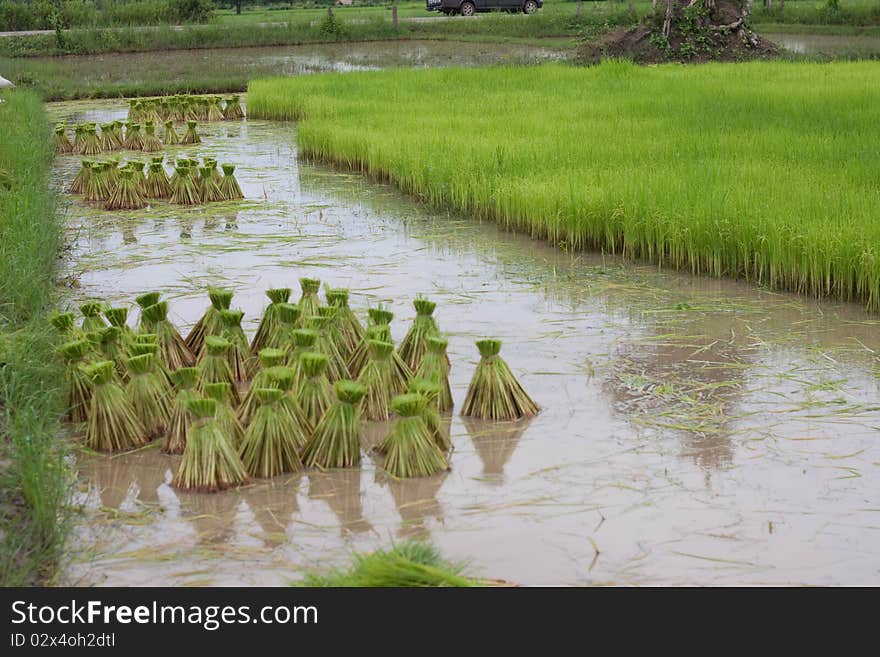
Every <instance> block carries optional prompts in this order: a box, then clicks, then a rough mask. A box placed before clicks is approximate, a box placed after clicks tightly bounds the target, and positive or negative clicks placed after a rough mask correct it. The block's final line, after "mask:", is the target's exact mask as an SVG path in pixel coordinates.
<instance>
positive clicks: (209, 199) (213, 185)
mask: <svg viewBox="0 0 880 657" xmlns="http://www.w3.org/2000/svg"><path fill="white" fill-rule="evenodd" d="M199 174H200V177H199V197H200V198H201V200H202V203H214V202H215V201H222V200H223V196H222V194H221V193H220V187H219V186H218V185H217V181H216V180H215V179H214V175H213V173H212V170H211V169H210V168H208V167H199Z"/></svg>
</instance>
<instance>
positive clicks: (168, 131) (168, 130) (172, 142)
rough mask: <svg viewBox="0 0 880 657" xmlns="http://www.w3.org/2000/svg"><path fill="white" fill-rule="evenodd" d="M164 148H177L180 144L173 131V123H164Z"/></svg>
mask: <svg viewBox="0 0 880 657" xmlns="http://www.w3.org/2000/svg"><path fill="white" fill-rule="evenodd" d="M163 141H164V142H165V145H166V146H177V144H179V143H180V135H179V134H177V131H176V130H175V129H174V121H172V120H170V119H169V120H167V121H165V138H164V139H163Z"/></svg>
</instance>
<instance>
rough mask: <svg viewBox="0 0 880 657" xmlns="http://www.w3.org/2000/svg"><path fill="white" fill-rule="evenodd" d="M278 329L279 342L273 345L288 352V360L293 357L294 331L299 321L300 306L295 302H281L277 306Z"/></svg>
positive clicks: (276, 334) (276, 333) (277, 337)
mask: <svg viewBox="0 0 880 657" xmlns="http://www.w3.org/2000/svg"><path fill="white" fill-rule="evenodd" d="M276 318H277V320H276V321H277V323H278V329H277V330H276V332H275V336H276V339H277V344H275V345H273V346H275V347H277V348H278V349H283V350H284V351H285V353H287V358H288V362H290V359H291V358H293V350H294V348H295V346H296V344H295V342H294V339H293V332H294V331H295V330H296V326H297V324H298V323H299V306H297V305H296V304H293V303H279V304H278V305H277V308H276Z"/></svg>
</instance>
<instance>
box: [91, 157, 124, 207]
mask: <svg viewBox="0 0 880 657" xmlns="http://www.w3.org/2000/svg"><path fill="white" fill-rule="evenodd" d="M117 184H118V183H117ZM114 190H115V186H114V185H112V184H111V181H110V164H109V163H108V162H93V163H92V173H91V175H90V176H89V184H88V186H87V188H86V191H85V194H83V200H85V201H91V202H98V201H106V200H108V199H109V198H110V197H111V196H112V195H113V191H114Z"/></svg>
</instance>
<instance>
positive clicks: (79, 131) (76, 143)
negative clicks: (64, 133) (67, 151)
mask: <svg viewBox="0 0 880 657" xmlns="http://www.w3.org/2000/svg"><path fill="white" fill-rule="evenodd" d="M85 136H86V130H85V125H83V124H82V123H77V124H76V125H75V126H73V152H74V153H82V148H83V140H84V139H85Z"/></svg>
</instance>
